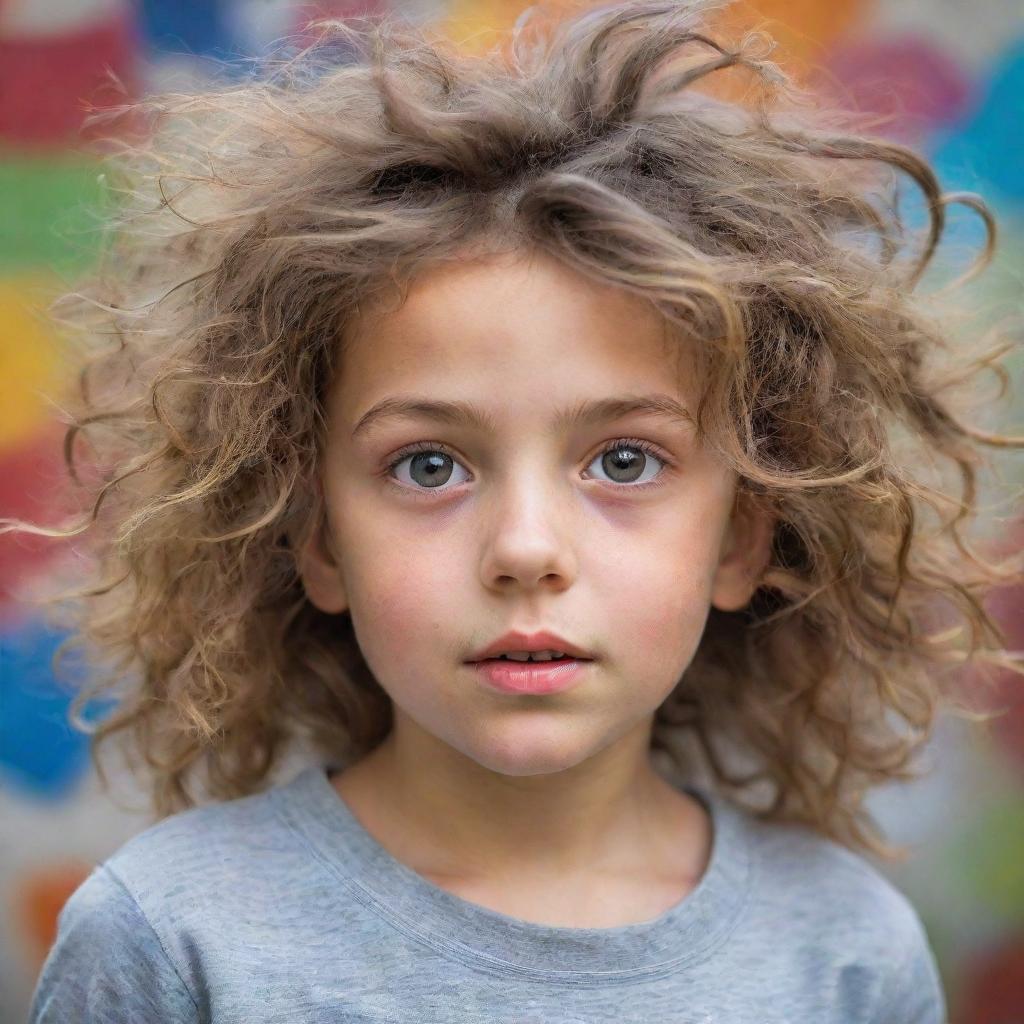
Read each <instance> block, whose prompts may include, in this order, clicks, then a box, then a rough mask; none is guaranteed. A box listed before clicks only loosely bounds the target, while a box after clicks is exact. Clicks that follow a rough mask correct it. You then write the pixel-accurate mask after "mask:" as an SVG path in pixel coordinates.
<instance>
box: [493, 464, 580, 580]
mask: <svg viewBox="0 0 1024 1024" xmlns="http://www.w3.org/2000/svg"><path fill="white" fill-rule="evenodd" d="M528 476H529V473H528V470H527V469H525V468H524V471H523V472H521V473H517V474H513V475H512V476H510V478H509V484H508V486H504V487H498V488H495V491H494V493H493V494H491V495H490V496H489V498H490V501H489V503H488V505H487V507H486V508H485V510H484V521H483V522H482V524H481V537H482V550H481V559H480V571H481V576H482V580H483V584H484V586H486V587H487V588H488V589H501V590H507V589H509V588H512V587H515V586H516V584H518V585H519V586H520V587H522V588H524V589H533V588H534V587H536V586H538V585H539V584H545V585H547V586H550V587H554V588H555V589H564V588H565V587H567V586H569V585H570V583H571V582H572V580H573V579H575V576H576V572H577V567H576V561H577V558H576V547H575V544H576V537H575V536H574V535H575V534H576V533H577V532H578V530H577V528H575V527H574V525H573V522H572V506H573V500H574V499H573V498H572V497H571V496H570V495H568V494H567V493H566V492H565V490H564V489H562V488H559V487H558V486H557V485H556V484H554V483H552V482H551V481H550V480H548V479H547V478H545V479H543V480H541V479H539V478H538V476H537V475H536V471H535V472H534V475H533V476H532V478H531V479H527V477H528Z"/></svg>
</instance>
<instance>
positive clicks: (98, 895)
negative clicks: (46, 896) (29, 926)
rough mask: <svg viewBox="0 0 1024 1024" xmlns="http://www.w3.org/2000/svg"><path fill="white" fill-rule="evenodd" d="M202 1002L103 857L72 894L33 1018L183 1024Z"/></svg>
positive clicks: (83, 1023) (37, 1022) (53, 1023)
mask: <svg viewBox="0 0 1024 1024" xmlns="http://www.w3.org/2000/svg"><path fill="white" fill-rule="evenodd" d="M199 1020H200V1015H199V1009H198V1006H197V1004H196V1002H195V1000H194V999H193V998H192V995H191V993H190V992H189V990H188V989H187V988H186V986H185V984H184V982H183V981H182V980H181V977H180V976H179V974H178V972H177V971H176V970H175V967H174V965H173V964H172V963H171V961H170V960H169V959H168V957H167V954H166V953H165V952H164V949H163V946H162V945H161V944H160V940H159V938H158V937H157V935H156V933H155V932H154V931H153V928H152V926H151V925H150V923H149V921H148V919H147V918H146V916H145V915H144V914H143V912H142V910H141V909H140V907H139V905H138V904H137V903H136V902H135V899H134V898H133V897H132V895H131V893H130V892H129V891H128V890H127V889H126V888H125V886H124V885H123V884H122V883H121V881H120V880H119V879H118V878H117V877H116V876H115V875H114V874H113V873H112V872H111V871H110V870H109V869H107V868H106V867H105V866H104V865H100V866H99V867H97V868H96V869H95V870H94V871H93V872H92V874H91V875H89V877H88V878H86V880H85V881H84V882H83V883H82V884H81V885H80V886H79V887H78V888H77V889H76V890H75V891H74V892H73V893H72V894H71V897H70V898H69V899H68V901H67V903H65V904H64V907H63V909H62V910H61V912H60V915H59V916H58V918H57V938H56V940H55V941H54V944H53V946H52V947H51V948H50V952H49V955H48V956H47V958H46V961H45V962H44V964H43V967H42V970H41V971H40V974H39V978H38V980H37V982H36V987H35V992H34V993H33V996H32V1004H31V1007H30V1009H29V1024H57V1022H58V1021H60V1022H67V1021H75V1022H76V1024H115V1022H117V1024H123V1022H125V1021H131V1022H132V1024H150V1022H152V1024H157V1022H160V1024H166V1022H168V1021H180V1022H182V1024H189V1022H198V1021H199Z"/></svg>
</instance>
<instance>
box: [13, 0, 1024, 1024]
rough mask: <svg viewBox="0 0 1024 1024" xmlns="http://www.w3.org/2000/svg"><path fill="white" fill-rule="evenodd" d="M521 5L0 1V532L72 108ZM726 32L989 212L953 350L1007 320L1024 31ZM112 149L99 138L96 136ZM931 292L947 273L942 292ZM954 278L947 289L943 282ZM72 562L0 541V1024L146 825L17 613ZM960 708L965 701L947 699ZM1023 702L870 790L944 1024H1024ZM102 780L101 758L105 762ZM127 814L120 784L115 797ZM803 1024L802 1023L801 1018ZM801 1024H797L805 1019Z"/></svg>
mask: <svg viewBox="0 0 1024 1024" xmlns="http://www.w3.org/2000/svg"><path fill="white" fill-rule="evenodd" d="M527 6H528V4H527V3H525V2H522V0H450V2H447V3H446V2H443V0H390V3H389V0H337V2H331V0H319V2H317V3H315V4H305V3H296V2H291V0H136V2H130V0H0V389H2V391H0V395H2V397H0V516H4V515H14V516H19V517H22V518H30V519H33V520H35V521H41V522H47V521H50V520H49V513H50V511H51V508H49V507H48V494H52V490H53V485H54V483H55V482H56V481H58V480H59V479H61V477H62V476H63V472H64V471H63V464H62V450H61V442H62V438H63V431H64V426H63V423H62V422H61V420H60V409H59V405H58V404H56V403H55V402H54V396H56V395H59V389H60V386H61V384H62V376H61V360H60V349H59V346H58V344H57V337H56V334H55V328H54V327H53V326H52V325H51V324H50V323H49V322H48V320H47V316H46V313H45V310H46V306H47V304H48V303H49V302H50V301H51V300H52V299H53V298H55V297H56V296H57V295H58V294H60V293H61V292H63V291H66V290H69V289H70V288H71V287H73V285H74V282H75V278H76V275H77V274H79V273H80V272H82V271H83V270H87V269H88V267H89V265H90V262H91V261H92V260H93V259H94V256H95V253H96V251H97V248H98V245H99V243H100V237H101V235H100V225H101V211H102V210H104V209H106V208H107V206H106V204H108V203H109V202H110V197H109V196H107V195H106V194H105V193H104V186H103V179H102V178H101V176H100V166H99V159H98V156H97V155H96V154H95V153H93V154H91V155H90V151H89V149H88V142H89V140H88V138H87V137H85V136H87V133H85V136H84V135H83V132H82V131H81V125H82V120H83V116H84V113H85V104H86V101H88V102H91V103H92V104H94V105H96V106H100V107H102V106H103V105H104V104H105V103H118V102H121V101H122V99H123V96H118V95H117V89H116V88H113V87H112V86H111V84H110V81H109V78H107V77H105V76H106V73H107V72H108V71H112V72H113V73H114V75H116V77H117V79H118V80H119V81H120V83H121V88H122V89H123V90H124V92H126V93H127V95H128V96H129V97H132V96H137V95H139V94H142V93H145V92H148V91H152V90H159V89H164V88H178V87H181V88H193V87H195V86H196V85H197V84H198V85H200V86H201V85H202V83H204V82H207V81H211V80H212V78H211V76H212V75H213V74H217V75H219V76H220V77H221V78H223V71H221V70H220V69H221V65H222V64H223V62H224V61H228V60H231V59H232V58H234V57H238V56H245V55H253V56H257V55H259V54H261V53H264V52H266V50H267V48H268V47H270V46H271V45H272V44H273V43H274V42H275V41H276V40H279V39H280V38H281V37H282V36H285V35H289V34H293V33H295V32H298V31H300V30H301V29H302V27H303V26H304V25H305V24H306V23H307V22H308V21H309V19H310V18H312V17H315V16H318V15H323V14H327V15H336V16H339V15H340V16H345V15H351V14H358V13H363V12H368V11H376V10H383V9H385V8H389V9H392V10H397V11H399V12H400V13H401V14H403V15H404V16H405V17H407V18H409V19H410V20H413V21H417V22H430V23H432V24H434V25H436V26H438V27H439V28H441V29H442V30H443V31H444V32H445V33H446V34H448V35H449V36H450V38H452V39H453V40H454V41H456V42H457V43H458V44H459V45H460V46H462V47H464V48H466V49H468V50H472V51H477V52H478V51H480V50H483V49H485V48H487V47H488V46H489V45H491V44H492V43H493V42H494V41H495V39H496V38H497V36H496V33H499V32H501V31H502V30H504V29H507V28H509V27H510V26H511V25H512V24H513V23H514V22H515V20H516V18H517V17H518V15H519V14H520V13H521V12H522V11H523V9H524V8H525V7H527ZM722 17H724V18H731V17H736V18H738V19H741V20H745V21H747V22H750V21H760V22H762V23H763V24H764V26H765V27H766V28H768V29H769V31H771V32H772V34H774V35H775V36H776V38H777V39H778V40H779V42H780V49H779V50H778V51H776V54H775V55H774V56H775V57H776V58H777V59H778V60H779V61H780V63H782V64H783V65H784V66H785V67H786V68H787V69H788V70H789V71H790V72H791V73H793V74H794V75H795V76H796V77H797V78H798V80H800V81H801V82H803V83H804V84H807V85H810V86H812V87H813V88H814V89H816V90H819V91H820V92H821V93H822V94H823V95H824V96H825V97H826V98H827V99H828V101H829V102H833V103H837V104H840V105H844V106H847V107H852V108H854V109H857V110H860V111H869V112H876V113H878V114H880V115H882V116H883V117H882V120H881V121H880V122H879V127H878V129H877V130H878V132H879V133H880V134H883V135H888V136H889V137H892V138H895V139H898V140H900V141H903V142H907V143H910V144H912V145H914V146H915V147H917V148H918V149H920V150H922V151H923V152H925V153H926V154H927V155H928V156H929V157H930V158H931V159H932V160H933V162H934V164H935V166H936V167H937V169H938V172H939V174H940V177H941V180H942V184H943V186H944V188H945V189H947V190H962V189H966V190H969V191H975V192H978V193H980V194H981V195H982V196H983V197H984V198H985V200H986V201H987V202H988V203H989V204H990V205H991V207H992V208H993V210H994V212H995V214H996V217H997V218H998V221H999V224H1000V229H1001V235H1000V240H999V248H998V250H997V256H996V261H995V264H994V265H993V267H992V268H991V269H990V270H989V271H987V272H986V274H984V275H983V276H982V277H981V278H980V279H979V280H977V281H976V282H974V283H972V284H970V285H968V286H967V288H966V289H965V291H964V301H965V303H969V304H970V305H971V306H972V307H973V309H974V311H975V312H976V314H977V315H976V318H975V319H974V322H973V323H972V326H971V328H970V329H971V330H976V329H980V327H981V326H985V325H986V324H988V323H994V322H995V321H997V320H1001V319H1003V318H1005V317H1007V316H1018V317H1019V315H1020V312H1021V302H1022V300H1021V296H1022V294H1024V289H1022V286H1021V284H1022V267H1024V13H1022V11H1021V8H1020V5H1019V3H1017V2H1015V0H975V2H973V3H965V2H964V0H828V2H824V0H751V2H745V3H744V4H743V6H742V7H740V6H736V5H734V6H733V7H731V8H728V9H726V10H725V11H724V12H723V14H722ZM108 130H109V129H108ZM981 239H982V234H981V229H980V225H979V223H978V221H977V218H976V217H974V215H972V214H971V213H970V211H963V210H957V209H954V210H953V211H952V213H951V223H950V227H949V232H948V237H947V240H946V242H945V243H944V245H943V249H944V251H945V253H946V259H945V266H946V268H947V270H956V269H962V268H960V267H959V263H961V262H968V261H969V259H970V253H971V251H972V250H973V248H974V247H976V246H977V245H979V244H980V242H981ZM938 272H940V273H941V271H938ZM947 276H952V274H951V273H950V274H947ZM1021 359H1022V357H1021V355H1020V354H1017V355H1015V356H1014V357H1012V360H1011V361H1010V362H1008V363H1007V368H1008V370H1010V371H1011V373H1012V374H1013V378H1014V380H1015V381H1016V382H1017V383H1016V388H1017V391H1016V398H1015V399H1014V401H1013V403H1012V404H1011V403H1006V404H1005V405H1004V407H1002V408H1001V409H999V410H998V411H997V412H996V413H994V415H997V416H998V418H997V419H993V420H990V421H989V422H988V423H987V424H985V426H987V427H989V428H990V429H1000V428H1001V429H1005V430H1007V431H1013V432H1017V433H1020V432H1021V412H1022V411H1024V410H1022V406H1024V393H1022V391H1021V385H1020V380H1021V375H1020V370H1021V366H1020V363H1021ZM1002 475H1003V481H1002V483H1001V484H992V485H990V487H989V490H988V491H987V492H986V496H987V497H988V498H990V499H991V500H992V501H993V503H994V508H993V511H992V513H991V514H990V515H989V516H988V518H987V519H986V521H985V524H984V531H983V539H984V540H985V541H986V543H987V544H988V545H989V546H990V547H991V549H992V550H1006V549H1007V548H1008V547H1009V548H1016V547H1019V545H1020V544H1021V543H1022V542H1024V523H1022V516H1021V512H1020V510H1019V509H1014V508H1013V506H1012V504H1010V503H1009V502H1008V498H1009V496H1010V495H1011V494H1012V493H1013V491H1014V490H1015V489H1016V488H1019V487H1020V485H1021V482H1022V479H1021V478H1022V477H1024V465H1022V462H1021V459H1020V458H1019V456H1018V457H1015V458H1007V459H1006V460H1004V465H1003V472H1002ZM69 558H73V548H72V547H71V546H70V545H69V544H68V543H67V542H56V541H53V540H46V539H41V538H33V537H27V536H21V537H17V538H15V537H11V536H0V1022H2V1024H6V1022H17V1021H22V1020H24V1018H25V1016H26V1013H27V1008H28V1002H29V998H30V995H31V992H32V988H33V986H34V983H35V980H36V976H37V972H38V970H39V967H40V965H41V964H42V961H43V959H44V957H45V955H46V952H47V950H48V948H49V945H50V943H51V942H52V940H53V936H54V933H55V919H56V915H57V913H58V911H59V910H60V907H61V906H62V904H63V902H64V900H65V899H66V898H67V896H68V895H69V894H70V893H71V892H72V891H73V890H74V889H75V888H76V886H77V885H78V884H79V883H80V882H81V881H82V880H83V879H84V878H85V876H86V875H87V874H88V873H89V871H90V870H91V868H92V866H93V865H94V864H96V863H97V862H99V861H101V860H102V859H104V858H105V857H106V856H108V855H109V854H110V853H112V852H113V851H114V850H115V849H116V848H117V847H118V846H120V845H121V844H122V843H123V842H124V841H125V840H126V839H128V838H129V837H130V836H131V835H133V834H134V833H135V832H137V831H140V830H141V829H142V828H144V827H145V826H146V825H147V824H148V823H149V819H148V818H147V817H146V815H145V812H144V810H142V808H143V803H142V801H141V799H139V800H137V801H136V802H135V804H134V806H135V807H136V808H138V810H133V809H132V806H127V805H126V806H118V805H117V803H115V802H114V801H112V800H111V799H110V798H109V797H107V796H105V795H104V794H103V793H102V792H101V791H100V788H99V785H98V782H97V780H96V778H95V777H94V774H93V771H92V769H91V766H90V763H89V760H88V752H87V738H86V737H85V736H84V735H82V734H80V733H78V732H76V731H74V730H73V729H72V728H71V727H70V726H69V725H68V724H67V721H66V712H67V707H68V704H69V695H68V693H67V689H66V687H64V688H62V687H60V686H58V685H57V684H56V683H55V681H54V678H53V672H52V668H51V664H50V658H51V655H52V653H53V651H54V649H55V648H56V646H57V644H58V643H59V642H60V640H61V639H62V637H61V636H60V635H59V634H58V633H55V632H54V631H53V629H51V628H50V627H48V626H47V625H46V623H45V622H44V621H43V617H42V615H41V614H40V613H39V611H38V609H36V608H34V607H33V605H32V602H31V601H30V600H26V595H31V594H32V593H33V592H34V591H35V590H36V589H37V588H38V587H40V586H42V585H45V584H47V583H49V582H51V581H52V580H53V579H54V578H55V574H56V573H59V571H60V567H61V564H62V560H66V559H69ZM990 607H991V610H992V613H993V615H994V616H995V617H996V618H997V620H998V621H1000V623H1001V624H1002V625H1003V627H1004V629H1006V631H1007V633H1008V635H1009V638H1010V646H1011V647H1013V648H1016V649H1021V648H1024V602H1022V600H1021V593H1020V591H1019V590H1013V589H1010V588H1005V589H1003V590H1001V591H997V592H993V594H992V599H991V605H990ZM964 685H965V686H968V687H969V686H970V685H971V681H970V679H965V680H964ZM1022 690H1024V685H1021V684H1020V683H1016V682H1015V681H1014V679H1013V678H1012V677H1010V676H1006V677H1005V678H1001V679H1000V680H998V681H997V685H996V686H995V687H994V688H993V687H991V686H989V687H986V690H985V693H986V695H987V696H986V698H985V699H986V701H987V703H988V704H989V705H991V706H994V707H999V708H1000V709H1003V713H1002V714H1001V715H1000V717H999V718H998V719H996V720H995V721H993V722H992V723H991V724H988V725H984V726H979V725H970V724H968V723H964V722H962V721H960V720H955V719H950V720H944V721H942V722H941V723H940V727H939V729H938V730H937V732H936V734H935V736H934V738H933V740H932V742H931V743H930V744H929V747H928V748H927V751H926V754H927V757H926V758H925V766H924V767H925V768H926V770H927V771H928V774H927V775H926V776H925V777H924V778H922V779H920V780H918V781H915V782H913V783H910V784H907V785H902V786H899V787H888V788H886V789H884V790H880V791H877V792H876V793H874V794H873V795H872V797H871V801H870V806H871V808H872V809H873V810H874V812H875V813H876V815H877V817H878V818H879V820H880V821H881V823H882V825H883V826H884V827H885V830H886V833H887V836H888V838H889V839H890V840H892V841H893V842H896V843H906V844H908V845H909V846H910V847H911V850H912V856H911V857H910V858H909V859H908V860H907V861H906V862H905V863H904V864H901V865H889V864H878V867H879V868H880V869H881V870H882V871H883V872H884V873H886V874H887V875H888V876H889V877H890V878H891V879H892V881H893V882H894V884H896V885H897V886H898V887H899V888H901V889H902V890H903V891H904V892H906V893H907V895H908V896H909V897H910V898H911V900H912V901H913V903H914V904H915V906H916V907H917V908H918V910H919V912H920V914H921V917H922V919H923V921H924V923H925V926H926V927H927V930H928V933H929V936H930V939H931V941H932V945H933V948H934V949H935V951H936V955H937V957H938V960H939V966H940V969H941V972H942V976H943V982H944V984H945V987H946V992H947V996H948V999H949V1003H950V1011H951V1020H952V1022H953V1024H1024V700H1022V698H1021V696H1020V693H1021V691H1022ZM111 763H112V762H111ZM121 781H122V782H125V785H123V786H121V785H119V786H118V792H119V793H121V794H124V793H128V794H129V795H130V794H131V780H121ZM794 1024H797V1022H794ZM800 1024H804V1022H800ZM807 1024H810V1022H807Z"/></svg>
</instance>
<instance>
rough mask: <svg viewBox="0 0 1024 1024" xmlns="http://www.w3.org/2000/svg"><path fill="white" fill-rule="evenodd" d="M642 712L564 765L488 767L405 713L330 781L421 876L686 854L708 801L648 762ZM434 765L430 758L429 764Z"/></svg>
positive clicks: (607, 868)
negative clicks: (682, 843) (529, 771)
mask: <svg viewBox="0 0 1024 1024" xmlns="http://www.w3.org/2000/svg"><path fill="white" fill-rule="evenodd" d="M652 724H653V720H647V721H645V722H644V723H642V724H641V726H638V727H637V728H635V729H634V730H632V731H631V732H630V733H629V734H627V735H626V736H623V737H621V738H620V739H619V740H617V741H616V742H615V743H614V744H611V745H610V746H609V747H607V748H605V749H604V750H603V751H601V752H599V753H598V754H595V755H594V756H593V757H591V758H589V759H588V760H587V761H585V762H581V763H580V764H578V765H575V766H573V767H572V768H569V769H566V770H564V771H560V772H557V773H549V774H539V775H530V776H507V775H502V774H500V773H498V772H493V771H490V770H488V769H486V768H484V767H483V766H481V765H480V764H478V763H477V762H475V761H473V760H472V759H471V758H469V757H467V756H465V755H464V754H462V753H460V752H459V751H457V750H455V749H454V748H452V747H450V746H448V745H447V744H445V743H443V742H442V741H440V740H438V739H437V738H436V737H435V736H433V735H431V734H430V733H428V732H426V731H425V730H423V729H422V728H420V727H419V726H418V725H417V724H416V723H415V722H414V721H412V720H411V719H409V718H407V717H406V716H404V715H402V714H401V713H400V711H399V710H398V709H397V708H396V713H395V725H394V728H393V729H392V731H391V733H389V735H388V737H387V738H386V739H385V740H384V742H383V743H382V744H381V745H380V746H379V747H377V748H376V749H375V750H374V751H373V752H372V753H371V754H369V755H368V756H367V757H365V758H364V759H363V760H362V761H360V762H359V763H358V764H356V765H353V766H352V767H350V768H349V769H347V770H346V771H345V772H344V773H342V774H341V775H339V776H338V777H337V778H336V779H335V780H334V784H335V787H336V788H337V790H338V792H339V794H340V795H341V796H342V797H343V798H344V799H345V800H346V802H347V803H348V804H349V806H350V807H351V808H352V810H353V811H354V812H355V813H356V815H357V817H359V818H360V819H361V820H362V821H363V824H364V825H365V826H366V827H367V828H368V829H369V830H370V831H371V833H373V834H375V835H376V836H377V838H378V839H379V840H381V841H382V842H383V845H385V846H386V847H388V848H389V849H391V851H392V852H393V853H394V854H395V855H396V856H397V857H398V859H400V860H404V861H405V862H406V863H409V864H412V865H414V866H415V867H416V868H417V870H420V871H421V873H424V874H432V875H444V876H450V877H458V878H462V879H480V880H482V879H499V878H518V879H519V880H526V879H531V880H557V879H564V878H569V877H572V876H580V875H591V876H592V875H604V874H614V875H618V876H627V877H628V876H632V875H635V873H636V872H637V871H642V872H645V873H649V872H651V871H652V870H657V867H658V865H663V864H674V865H675V866H676V869H677V870H678V866H679V864H680V853H681V851H680V848H679V840H680V833H681V831H682V832H684V833H686V832H689V833H690V834H693V833H695V832H696V831H697V829H698V828H699V825H698V824H697V821H698V817H697V816H703V811H702V810H697V809H695V802H694V801H692V800H690V798H688V797H686V796H684V795H683V794H680V793H679V792H677V791H676V790H675V789H674V788H673V787H672V786H671V785H670V784H669V783H667V782H666V781H665V780H664V779H662V778H661V777H660V776H659V775H658V774H657V773H656V772H655V771H654V769H653V767H652V766H651V762H650V753H649V750H650V732H651V727H652ZM425 766H429V767H425Z"/></svg>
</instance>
